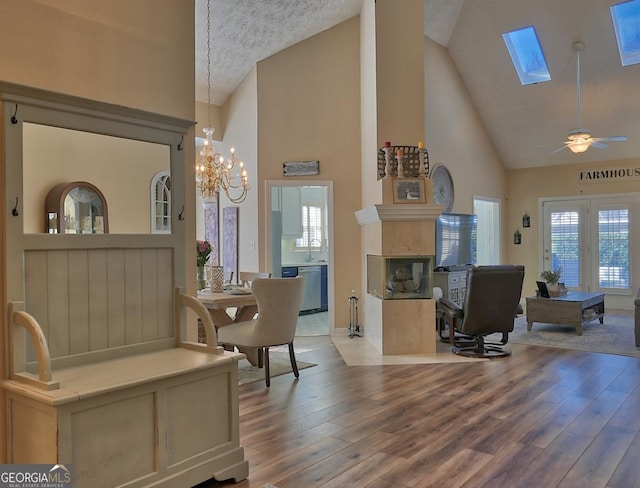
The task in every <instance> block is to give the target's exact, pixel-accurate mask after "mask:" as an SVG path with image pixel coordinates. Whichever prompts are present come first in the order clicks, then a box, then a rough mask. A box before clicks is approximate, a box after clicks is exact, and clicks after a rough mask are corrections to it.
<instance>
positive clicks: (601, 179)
mask: <svg viewBox="0 0 640 488" xmlns="http://www.w3.org/2000/svg"><path fill="white" fill-rule="evenodd" d="M634 180H640V164H635V165H634V164H631V165H623V166H618V167H615V166H614V167H609V168H606V169H598V168H590V169H581V170H579V171H578V182H579V183H614V182H617V181H634Z"/></svg>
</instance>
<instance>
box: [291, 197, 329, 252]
mask: <svg viewBox="0 0 640 488" xmlns="http://www.w3.org/2000/svg"><path fill="white" fill-rule="evenodd" d="M322 239H323V230H322V207H319V206H315V205H303V206H302V237H301V238H298V239H296V248H302V249H320V248H322Z"/></svg>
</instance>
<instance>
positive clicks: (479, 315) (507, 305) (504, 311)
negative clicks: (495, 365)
mask: <svg viewBox="0 0 640 488" xmlns="http://www.w3.org/2000/svg"><path fill="white" fill-rule="evenodd" d="M523 280H524V266H521V265H496V266H474V267H472V268H470V269H469V271H468V272H467V288H466V294H465V298H464V302H463V304H462V306H459V305H457V304H456V303H454V302H452V301H451V300H447V299H446V298H442V299H440V300H439V302H438V310H439V312H440V313H441V314H442V316H443V318H444V320H445V321H446V322H447V323H448V324H449V335H450V337H455V332H459V333H460V334H463V335H464V336H466V337H465V339H467V340H468V339H469V338H470V339H472V343H471V344H469V343H468V342H467V343H464V342H463V341H460V342H458V340H457V339H454V340H452V342H454V344H453V347H452V350H453V352H455V353H456V354H460V355H463V356H471V357H494V356H506V355H509V354H511V351H510V350H509V349H508V348H506V347H504V345H505V344H506V343H507V342H508V340H509V332H512V331H513V327H514V322H515V318H516V314H517V312H518V306H519V304H520V298H521V294H522V282H523ZM495 333H501V334H502V337H501V339H500V340H499V342H498V343H494V342H486V341H485V337H486V336H488V335H491V334H495Z"/></svg>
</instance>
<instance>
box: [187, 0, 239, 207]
mask: <svg viewBox="0 0 640 488" xmlns="http://www.w3.org/2000/svg"><path fill="white" fill-rule="evenodd" d="M207 114H208V119H207V121H208V126H207V127H205V128H204V129H202V130H203V132H204V134H205V136H206V137H205V140H204V148H203V149H202V151H200V157H199V158H198V159H197V160H196V187H197V189H198V191H199V192H200V195H201V196H202V200H203V203H204V205H205V206H206V205H208V204H211V203H214V202H216V201H218V197H219V195H220V190H221V189H222V191H224V193H225V195H226V196H227V198H228V199H229V200H230V201H231V202H233V203H241V202H243V201H244V200H245V198H247V192H248V191H249V182H248V178H247V170H246V169H245V168H244V162H242V161H239V160H236V156H235V149H234V148H231V151H230V152H231V156H230V157H229V158H228V159H226V160H225V158H224V156H222V154H220V153H217V152H216V149H215V147H214V145H213V133H214V132H215V129H213V128H211V0H207ZM236 165H237V168H236ZM234 171H235V174H234Z"/></svg>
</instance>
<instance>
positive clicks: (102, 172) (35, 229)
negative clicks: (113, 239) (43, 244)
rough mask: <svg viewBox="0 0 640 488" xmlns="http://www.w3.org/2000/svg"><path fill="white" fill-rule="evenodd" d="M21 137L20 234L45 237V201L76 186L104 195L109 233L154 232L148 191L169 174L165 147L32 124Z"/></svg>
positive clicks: (168, 156) (26, 127) (23, 131)
mask: <svg viewBox="0 0 640 488" xmlns="http://www.w3.org/2000/svg"><path fill="white" fill-rule="evenodd" d="M22 136H23V137H22V156H23V181H22V184H23V195H24V221H23V222H24V224H23V225H24V233H27V234H40V233H47V232H49V230H48V229H49V227H50V222H48V219H47V212H46V211H45V210H46V208H45V207H46V199H47V195H48V194H49V192H50V191H51V190H52V189H53V188H55V187H56V186H58V185H61V184H63V183H67V184H69V183H72V182H76V181H83V182H88V183H90V184H91V185H94V186H95V187H96V188H98V189H99V190H100V192H101V193H102V195H104V199H105V201H106V205H107V206H108V218H109V221H108V226H109V227H108V232H109V233H111V234H150V233H151V232H152V230H151V227H152V221H151V214H152V208H151V206H152V204H154V202H152V198H153V189H152V187H151V185H152V181H153V180H154V176H155V175H156V174H158V173H159V172H165V173H166V172H167V171H170V166H171V148H170V146H169V145H166V144H160V143H155V142H146V141H140V140H133V139H126V138H123V137H114V136H110V135H105V134H98V133H92V132H83V131H81V130H73V129H68V128H62V127H54V126H50V125H44V124H37V123H32V122H24V123H23V124H22ZM63 212H64V211H63ZM64 217H65V215H64V214H63V213H61V215H60V218H61V219H64ZM94 220H95V219H94ZM168 225H169V226H170V222H169V224H168ZM169 232H170V227H169Z"/></svg>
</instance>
